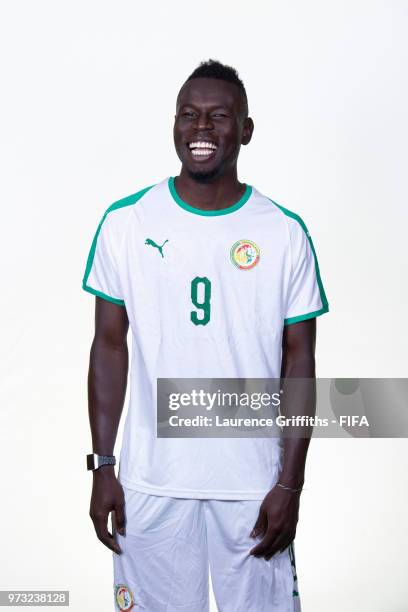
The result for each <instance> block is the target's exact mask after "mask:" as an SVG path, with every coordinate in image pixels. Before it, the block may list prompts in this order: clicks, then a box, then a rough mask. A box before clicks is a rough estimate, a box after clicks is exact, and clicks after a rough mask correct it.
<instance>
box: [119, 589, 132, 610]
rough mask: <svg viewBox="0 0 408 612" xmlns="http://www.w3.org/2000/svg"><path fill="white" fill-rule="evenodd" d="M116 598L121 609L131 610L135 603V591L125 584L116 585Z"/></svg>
mask: <svg viewBox="0 0 408 612" xmlns="http://www.w3.org/2000/svg"><path fill="white" fill-rule="evenodd" d="M115 600H116V603H117V605H118V608H119V610H131V609H132V608H133V606H134V605H135V598H134V597H133V593H132V591H131V590H130V589H129V587H127V586H126V585H125V584H117V585H116V586H115Z"/></svg>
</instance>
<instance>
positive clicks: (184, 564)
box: [83, 60, 328, 612]
mask: <svg viewBox="0 0 408 612" xmlns="http://www.w3.org/2000/svg"><path fill="white" fill-rule="evenodd" d="M253 129H254V124H253V121H252V119H251V118H250V117H249V116H248V102H247V96H246V92H245V88H244V86H243V83H242V81H241V80H240V79H239V77H238V75H237V73H236V71H235V70H234V69H233V68H231V67H228V66H224V65H223V64H220V63H219V62H216V61H212V60H210V61H208V62H204V63H202V64H201V65H200V66H199V67H198V68H197V69H196V70H195V71H194V72H193V73H192V74H191V75H190V77H189V78H188V79H187V81H186V82H185V83H184V85H183V86H182V88H181V90H180V92H179V94H178V97H177V103H176V116H175V122H174V143H175V148H176V151H177V155H178V156H179V158H180V161H181V171H180V174H179V175H178V176H176V177H168V178H166V179H164V180H162V181H160V182H158V183H157V184H155V185H153V186H150V187H147V188H145V189H142V190H141V191H138V192H137V193H135V194H133V195H131V196H128V197H127V198H124V199H122V200H119V201H118V202H116V203H114V204H113V205H112V206H110V207H109V208H108V209H107V210H106V212H105V214H104V215H103V217H102V220H101V222H100V224H99V226H98V228H97V232H96V234H95V237H94V240H93V243H92V246H91V250H90V253H89V257H88V261H87V265H86V270H85V275H84V279H83V288H84V289H85V290H86V291H88V292H90V293H91V294H93V295H95V296H96V312H95V337H94V340H93V343H92V348H91V356H90V367H89V376H88V387H89V416H90V424H91V432H92V443H93V453H94V454H93V455H90V456H89V457H88V466H89V469H93V489H92V498H91V508H90V515H91V518H92V520H93V523H94V526H95V530H96V533H97V535H98V537H99V539H100V540H101V541H102V542H103V543H104V544H105V545H106V546H107V547H108V548H110V549H111V550H113V551H114V555H113V561H114V598H115V606H116V610H131V609H133V608H134V609H137V608H138V607H140V608H141V609H144V610H148V611H150V612H164V611H166V612H175V611H176V610H179V611H181V610H183V612H206V611H207V610H208V609H209V607H208V606H209V597H208V578H209V567H210V568H211V577H212V584H213V589H214V593H215V598H216V602H217V607H218V610H219V611H220V612H241V611H242V612H260V611H261V610H262V611H267V610H268V611H269V610H270V611H276V612H293V611H298V610H300V602H299V593H298V587H297V578H296V568H295V558H294V546H293V541H294V538H295V533H296V524H297V521H298V511H299V498H300V491H301V489H302V486H303V482H304V473H305V462H306V455H307V449H308V445H309V441H310V440H309V438H304V439H285V440H284V441H282V440H281V439H278V438H273V437H271V438H255V437H248V438H243V437H242V438H199V437H197V438H164V437H157V412H156V399H157V398H156V384H157V379H158V378H170V379H171V378H187V379H189V378H212V377H216V378H233V379H236V378H244V377H247V378H248V377H251V378H279V377H280V376H282V377H283V378H285V379H286V378H290V377H292V378H293V377H305V378H314V376H315V361H314V350H315V334H316V317H317V316H319V315H321V314H323V313H325V312H327V311H328V303H327V299H326V296H325V292H324V289H323V285H322V282H321V279H320V274H319V268H318V265H317V260H316V254H315V251H314V248H313V244H312V241H311V238H310V235H309V233H308V231H307V229H306V227H305V225H304V223H303V221H302V220H301V219H300V217H298V216H297V215H296V214H294V213H292V212H290V211H288V210H287V209H285V208H283V207H281V206H279V205H278V204H276V203H275V202H274V201H272V200H271V199H269V198H267V197H266V196H264V195H263V194H262V193H260V192H259V191H258V190H257V189H255V187H253V186H251V185H250V184H248V183H241V182H240V181H239V180H238V175H237V160H238V155H239V152H240V148H241V145H247V144H249V142H250V141H251V137H252V133H253ZM129 325H130V328H131V332H132V368H131V373H130V385H131V393H130V403H129V409H128V413H127V418H126V422H125V427H124V436H123V445H122V449H121V456H120V466H119V474H118V476H117V477H116V475H115V471H114V467H113V465H114V463H115V458H114V456H113V449H114V445H115V440H116V435H117V430H118V425H119V421H120V417H121V413H122V409H123V403H124V398H125V392H126V383H127V374H128V348H127V335H128V329H129ZM111 512H112V523H113V533H110V532H109V531H108V518H109V514H110V513H111Z"/></svg>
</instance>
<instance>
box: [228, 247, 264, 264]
mask: <svg viewBox="0 0 408 612" xmlns="http://www.w3.org/2000/svg"><path fill="white" fill-rule="evenodd" d="M230 255H231V261H232V263H233V264H234V265H236V266H237V268H239V269H240V270H250V269H251V268H253V267H254V266H256V264H257V263H258V261H259V258H260V256H261V252H260V250H259V247H258V245H257V244H255V242H252V240H238V241H237V242H235V244H233V245H232V247H231V251H230Z"/></svg>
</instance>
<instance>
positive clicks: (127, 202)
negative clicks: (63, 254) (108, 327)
mask: <svg viewBox="0 0 408 612" xmlns="http://www.w3.org/2000/svg"><path fill="white" fill-rule="evenodd" d="M152 187H154V185H149V187H145V188H144V189H141V190H140V191H137V192H136V193H133V194H132V195H130V196H127V197H126V198H122V199H120V200H118V201H117V202H114V203H113V204H111V206H109V208H108V209H107V210H106V211H105V213H104V215H103V217H102V219H101V221H100V223H99V225H98V228H97V230H96V233H95V236H94V239H93V241H92V245H91V250H90V251H89V255H88V259H87V262H86V268H85V274H84V278H83V279H82V289H84V290H85V291H89V293H93V294H94V295H97V296H98V297H101V298H103V299H105V300H108V301H109V302H112V303H113V304H118V305H119V306H124V305H125V302H124V301H123V300H119V299H118V298H114V297H111V296H110V295H106V294H105V293H102V292H101V291H97V290H96V289H93V287H89V286H88V284H87V282H88V277H89V275H90V273H91V269H92V264H93V260H94V257H95V251H96V243H97V242H98V236H99V232H100V231H101V227H102V224H103V222H104V221H105V219H106V217H107V216H108V214H109V213H110V212H112V211H113V210H118V208H124V207H125V206H132V204H135V203H136V202H137V201H138V200H140V198H142V197H143V196H144V194H145V193H147V192H148V191H149V189H151V188H152Z"/></svg>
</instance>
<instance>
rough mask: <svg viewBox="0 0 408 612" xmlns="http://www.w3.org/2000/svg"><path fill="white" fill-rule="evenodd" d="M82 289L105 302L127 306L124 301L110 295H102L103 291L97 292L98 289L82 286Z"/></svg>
mask: <svg viewBox="0 0 408 612" xmlns="http://www.w3.org/2000/svg"><path fill="white" fill-rule="evenodd" d="M82 289H83V290H84V291H88V292H89V293H92V294H93V295H96V296H98V297H100V298H102V299H104V300H107V301H108V302H112V304H117V305H118V306H125V302H124V301H123V300H119V299H117V298H113V297H111V296H110V295H106V293H102V291H97V290H96V289H92V287H89V286H88V285H82Z"/></svg>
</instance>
